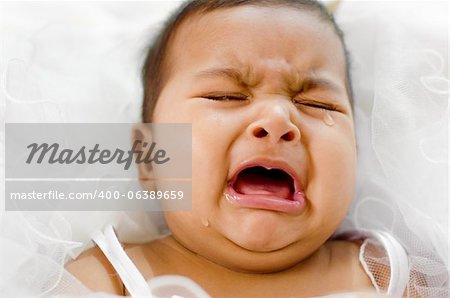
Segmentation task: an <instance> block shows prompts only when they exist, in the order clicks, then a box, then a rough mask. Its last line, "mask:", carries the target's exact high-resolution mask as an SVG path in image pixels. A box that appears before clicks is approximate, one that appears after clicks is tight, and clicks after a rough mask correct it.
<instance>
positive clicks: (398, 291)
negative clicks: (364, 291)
mask: <svg viewBox="0 0 450 298" xmlns="http://www.w3.org/2000/svg"><path fill="white" fill-rule="evenodd" d="M343 235H347V237H346V238H347V239H348V240H356V239H361V238H366V239H367V238H369V239H375V240H376V241H378V242H379V243H381V244H382V245H383V248H384V249H385V250H386V252H387V255H388V258H389V265H390V272H391V275H390V279H389V286H388V289H387V292H386V294H387V295H389V296H392V297H403V292H404V291H405V289H406V286H407V285H408V280H409V261H408V255H407V254H406V251H405V249H404V248H403V247H402V246H401V245H400V243H399V242H398V241H397V240H396V239H395V238H394V237H392V236H391V235H390V234H389V233H387V232H383V231H375V230H362V229H361V230H354V231H348V232H345V233H343ZM363 249H364V247H362V250H361V253H362V252H363ZM360 259H361V258H360ZM361 262H363V261H362V259H361ZM362 265H363V267H364V269H365V270H366V272H367V274H368V275H369V277H371V280H372V283H374V286H375V287H376V288H377V289H378V290H379V288H378V285H377V284H376V282H375V281H374V280H373V276H372V275H371V273H370V270H369V268H367V264H365V263H362Z"/></svg>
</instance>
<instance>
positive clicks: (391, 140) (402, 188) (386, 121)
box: [336, 1, 450, 298]
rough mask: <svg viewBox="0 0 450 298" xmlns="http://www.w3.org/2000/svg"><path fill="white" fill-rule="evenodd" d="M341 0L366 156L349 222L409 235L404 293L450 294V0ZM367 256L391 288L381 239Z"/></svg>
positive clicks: (383, 285) (381, 283)
mask: <svg viewBox="0 0 450 298" xmlns="http://www.w3.org/2000/svg"><path fill="white" fill-rule="evenodd" d="M342 4H343V5H342V6H341V7H340V8H339V11H338V12H337V16H336V17H337V20H338V22H339V23H340V24H341V26H342V28H343V30H344V32H345V34H346V40H347V45H348V48H349V51H350V53H351V56H352V61H353V73H352V78H353V83H354V91H355V129H356V134H357V139H358V140H357V144H358V159H359V164H358V176H357V179H358V183H357V192H356V195H355V199H354V202H353V206H352V208H351V210H350V212H349V214H348V216H347V218H346V221H345V223H344V224H343V226H342V227H341V228H342V230H345V229H348V228H353V229H355V228H356V229H376V230H382V231H386V232H389V234H391V235H393V236H394V237H395V238H396V239H397V240H398V241H399V242H400V243H401V245H402V246H403V247H404V248H405V250H406V252H407V254H408V261H409V270H410V274H409V281H408V285H407V290H406V293H405V296H406V297H414V298H415V297H442V298H444V297H449V296H450V292H449V288H448V286H449V285H448V272H449V267H448V237H447V233H448V190H447V185H448V184H447V182H448V172H447V171H448V144H447V141H448V119H449V114H448V111H449V109H448V107H449V106H448V99H449V79H448V60H447V54H448V23H447V22H448V3H446V2H433V1H427V2H425V1H423V2H406V1H402V2H397V1H392V2H391V1H389V2H388V1H385V2H382V1H379V2H372V3H371V2H364V3H355V2H344V3H342ZM406 7H407V8H406ZM363 260H364V262H365V263H366V264H367V266H368V268H369V269H370V272H371V275H372V276H373V279H374V281H376V284H377V285H378V287H379V288H380V289H381V290H382V291H386V289H387V286H388V285H389V283H388V280H387V279H386V276H389V274H390V263H389V261H388V259H387V256H386V254H385V252H384V251H383V248H382V247H380V246H379V244H376V243H370V245H368V246H367V247H365V249H364V253H363Z"/></svg>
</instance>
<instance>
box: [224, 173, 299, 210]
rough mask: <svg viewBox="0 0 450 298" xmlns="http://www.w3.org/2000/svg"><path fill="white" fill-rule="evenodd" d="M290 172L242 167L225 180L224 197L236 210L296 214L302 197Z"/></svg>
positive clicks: (297, 184)
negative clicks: (244, 208) (241, 208)
mask: <svg viewBox="0 0 450 298" xmlns="http://www.w3.org/2000/svg"><path fill="white" fill-rule="evenodd" d="M291 173H292V171H290V169H287V170H285V169H283V168H281V167H280V168H274V167H269V166H264V165H252V166H248V167H244V168H243V169H241V170H240V171H239V172H237V174H235V176H234V177H233V179H231V180H230V181H229V183H228V188H227V192H226V193H225V198H226V199H227V200H228V201H229V202H231V203H232V204H234V205H238V206H240V207H246V208H254V209H263V210H271V211H279V212H285V213H290V214H299V213H300V212H301V211H302V210H303V209H304V206H305V195H304V192H303V189H301V187H300V183H299V181H298V180H297V179H296V178H295V175H292V174H291Z"/></svg>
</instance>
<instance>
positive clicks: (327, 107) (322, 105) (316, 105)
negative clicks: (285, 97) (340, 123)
mask: <svg viewBox="0 0 450 298" xmlns="http://www.w3.org/2000/svg"><path fill="white" fill-rule="evenodd" d="M294 103H295V104H296V105H302V106H307V107H311V108H316V109H324V110H329V111H337V107H336V106H335V105H333V104H326V103H322V102H317V101H309V100H308V101H294Z"/></svg>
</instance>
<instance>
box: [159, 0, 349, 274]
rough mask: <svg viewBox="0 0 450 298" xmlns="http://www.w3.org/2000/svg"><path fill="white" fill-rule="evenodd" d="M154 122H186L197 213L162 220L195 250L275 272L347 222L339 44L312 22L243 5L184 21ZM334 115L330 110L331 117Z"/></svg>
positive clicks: (297, 14)
mask: <svg viewBox="0 0 450 298" xmlns="http://www.w3.org/2000/svg"><path fill="white" fill-rule="evenodd" d="M169 55H170V56H169V69H170V75H169V78H168V81H167V83H166V84H165V86H164V89H163V91H162V93H161V96H160V98H159V101H158V103H157V105H156V107H155V112H154V122H163V123H164V122H177V123H192V129H193V135H192V137H193V139H192V141H193V144H192V146H193V162H192V167H193V170H192V179H193V180H192V186H193V198H192V200H193V203H192V204H193V205H192V212H167V213H166V220H167V223H168V225H169V227H170V229H171V231H172V233H173V235H174V237H176V238H177V239H178V240H179V241H180V242H181V243H182V244H183V245H185V246H186V247H187V248H189V249H190V250H192V251H194V252H196V253H198V254H200V255H201V256H204V257H206V258H208V259H210V260H211V261H213V262H216V263H219V264H221V265H224V266H227V267H230V268H234V269H238V270H244V271H247V270H248V271H266V272H267V271H274V270H280V269H283V268H287V267H288V266H291V265H293V264H295V263H298V262H299V261H301V260H302V259H304V258H306V257H307V256H308V255H310V254H311V253H313V252H314V251H315V250H316V249H318V248H319V247H320V246H321V245H322V244H323V243H324V242H325V241H326V240H327V238H328V237H330V235H331V234H332V233H333V232H334V231H335V229H336V228H337V226H338V225H339V223H340V222H341V221H342V219H343V218H344V216H345V214H346V211H347V208H348V205H349V203H350V201H351V198H352V195H353V188H354V178H355V162H356V146H355V138H354V129H353V118H352V113H351V106H350V103H349V99H348V94H347V91H346V86H345V60H344V55H343V50H342V47H341V44H340V41H339V38H338V37H337V36H336V34H335V33H334V31H333V29H332V28H331V26H329V25H327V24H326V23H324V22H323V21H321V20H320V19H319V18H318V17H317V16H316V15H315V14H312V13H310V12H306V11H305V12H302V11H299V10H297V9H291V8H273V7H270V8H262V7H252V6H243V7H239V8H231V9H222V10H218V11H214V12H210V13H207V14H205V15H201V16H193V17H190V18H189V19H188V20H187V21H186V22H185V23H183V24H182V26H181V28H180V30H179V32H178V33H177V35H176V38H175V39H174V40H173V42H172V47H171V50H170V52H169ZM334 108H336V110H334Z"/></svg>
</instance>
